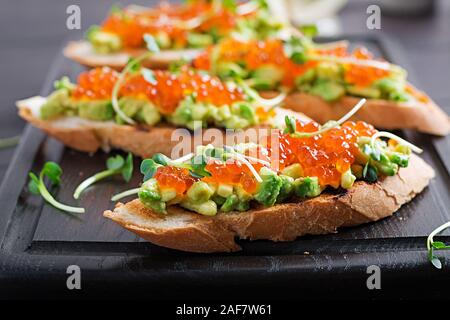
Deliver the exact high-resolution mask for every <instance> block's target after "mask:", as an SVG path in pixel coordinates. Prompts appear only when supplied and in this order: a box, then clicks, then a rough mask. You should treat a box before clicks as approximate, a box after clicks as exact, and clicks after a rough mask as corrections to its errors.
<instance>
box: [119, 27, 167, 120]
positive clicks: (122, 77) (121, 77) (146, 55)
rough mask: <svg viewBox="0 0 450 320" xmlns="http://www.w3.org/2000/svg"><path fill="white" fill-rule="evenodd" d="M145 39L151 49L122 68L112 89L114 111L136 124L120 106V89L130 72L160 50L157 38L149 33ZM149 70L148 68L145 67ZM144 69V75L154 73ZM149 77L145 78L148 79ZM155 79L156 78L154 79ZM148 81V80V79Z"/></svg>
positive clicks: (149, 75) (148, 75)
mask: <svg viewBox="0 0 450 320" xmlns="http://www.w3.org/2000/svg"><path fill="white" fill-rule="evenodd" d="M144 40H145V42H146V44H147V49H148V50H149V52H146V53H144V54H142V55H140V56H139V57H137V58H134V59H131V60H130V61H129V62H128V63H127V65H126V66H125V68H124V69H123V70H122V72H121V73H120V75H119V77H118V79H117V81H116V83H115V84H114V87H113V90H112V98H111V102H112V106H113V109H114V111H115V112H116V114H117V115H118V116H119V117H120V118H121V119H122V120H123V121H125V123H128V124H135V121H134V120H133V119H131V118H130V117H128V116H127V115H126V114H125V113H124V112H123V111H122V110H121V109H120V106H119V98H118V96H119V90H120V88H121V86H122V83H123V82H124V81H125V77H126V76H127V74H128V73H130V72H132V71H135V70H136V69H139V68H140V64H141V62H142V61H144V60H145V59H148V58H149V57H151V56H152V55H153V54H154V53H155V52H158V51H159V47H158V44H157V43H156V41H155V39H154V38H153V37H152V36H151V35H149V34H145V35H144ZM145 70H148V69H145ZM145 70H144V77H146V76H147V78H149V77H150V78H151V76H152V74H150V72H148V71H145ZM147 78H145V79H146V80H147ZM153 80H154V79H153ZM147 81H148V80H147Z"/></svg>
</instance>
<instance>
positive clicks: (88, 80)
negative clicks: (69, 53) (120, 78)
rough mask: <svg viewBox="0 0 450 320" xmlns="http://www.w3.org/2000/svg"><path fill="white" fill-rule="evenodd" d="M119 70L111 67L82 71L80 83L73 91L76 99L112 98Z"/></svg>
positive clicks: (79, 78)
mask: <svg viewBox="0 0 450 320" xmlns="http://www.w3.org/2000/svg"><path fill="white" fill-rule="evenodd" d="M116 81H117V72H115V71H114V70H112V69H110V68H106V67H105V68H96V69H92V70H89V71H85V72H82V73H81V74H80V75H79V76H78V85H77V87H76V88H75V89H74V90H73V92H72V97H73V98H74V99H83V100H101V99H110V98H111V92H112V90H113V87H114V84H115V83H116Z"/></svg>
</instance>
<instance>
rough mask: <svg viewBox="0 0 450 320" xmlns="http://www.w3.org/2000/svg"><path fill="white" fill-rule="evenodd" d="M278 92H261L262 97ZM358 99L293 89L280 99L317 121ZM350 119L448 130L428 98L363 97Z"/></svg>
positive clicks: (432, 131) (344, 109)
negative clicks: (329, 98)
mask: <svg viewBox="0 0 450 320" xmlns="http://www.w3.org/2000/svg"><path fill="white" fill-rule="evenodd" d="M277 94H278V93H275V92H264V93H262V94H261V95H262V96H264V97H268V98H270V97H273V96H275V95H277ZM359 100H360V98H358V97H351V96H345V97H342V98H341V99H339V100H337V101H335V102H327V101H325V100H323V99H322V98H320V97H318V96H314V95H311V94H307V93H301V92H294V93H291V94H290V95H288V97H287V98H286V100H285V101H284V105H283V106H284V107H285V108H288V109H292V110H294V111H297V112H302V113H304V114H306V115H307V116H308V117H311V118H312V119H314V120H316V121H317V122H319V123H322V124H323V123H325V122H327V121H329V120H336V119H339V118H341V117H342V116H344V115H345V114H346V113H348V112H349V111H350V110H351V109H352V108H353V107H354V106H355V105H356V104H357V103H358V101H359ZM351 120H362V121H365V122H367V123H370V124H372V125H374V126H375V127H377V128H384V129H413V130H417V131H420V132H424V133H430V134H434V135H438V136H445V135H447V134H449V133H450V118H449V116H448V115H447V114H446V113H445V112H444V111H443V110H442V109H441V108H439V107H438V106H437V105H436V104H435V103H434V102H433V101H432V100H431V99H430V102H429V103H427V104H425V103H421V102H414V103H397V102H393V101H388V100H381V99H367V102H366V103H365V105H364V106H363V107H362V108H361V109H360V110H359V111H358V112H357V113H356V114H355V115H354V116H353V117H352V119H351Z"/></svg>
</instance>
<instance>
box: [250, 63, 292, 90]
mask: <svg viewBox="0 0 450 320" xmlns="http://www.w3.org/2000/svg"><path fill="white" fill-rule="evenodd" d="M283 77H284V71H283V69H282V68H279V67H277V66H275V65H271V64H267V65H263V66H261V67H259V68H258V69H256V70H255V71H253V72H252V75H251V79H253V80H254V81H255V82H258V81H263V82H264V83H266V84H268V85H269V86H270V87H272V88H273V87H275V86H276V85H277V84H278V83H279V82H280V81H281V80H282V79H283Z"/></svg>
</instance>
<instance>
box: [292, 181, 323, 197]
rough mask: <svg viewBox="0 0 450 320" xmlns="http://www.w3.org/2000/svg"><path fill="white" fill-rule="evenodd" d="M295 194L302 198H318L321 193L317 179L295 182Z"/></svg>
mask: <svg viewBox="0 0 450 320" xmlns="http://www.w3.org/2000/svg"><path fill="white" fill-rule="evenodd" d="M294 188H295V194H296V195H297V196H298V197H301V198H305V197H308V198H313V197H317V196H318V195H320V193H321V188H320V185H319V179H318V178H317V177H305V178H299V179H296V180H295V181H294Z"/></svg>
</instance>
